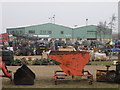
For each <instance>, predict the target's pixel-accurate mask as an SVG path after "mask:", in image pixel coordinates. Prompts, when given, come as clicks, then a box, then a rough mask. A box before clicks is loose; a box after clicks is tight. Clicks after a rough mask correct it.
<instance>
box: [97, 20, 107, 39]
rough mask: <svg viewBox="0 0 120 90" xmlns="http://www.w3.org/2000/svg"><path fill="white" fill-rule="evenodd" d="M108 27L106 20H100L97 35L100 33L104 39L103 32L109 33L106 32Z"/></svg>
mask: <svg viewBox="0 0 120 90" xmlns="http://www.w3.org/2000/svg"><path fill="white" fill-rule="evenodd" d="M106 27H107V22H106V21H105V22H102V21H100V22H99V24H98V25H97V28H98V29H97V35H99V36H100V40H102V34H104V36H105V34H106V33H107V32H106Z"/></svg>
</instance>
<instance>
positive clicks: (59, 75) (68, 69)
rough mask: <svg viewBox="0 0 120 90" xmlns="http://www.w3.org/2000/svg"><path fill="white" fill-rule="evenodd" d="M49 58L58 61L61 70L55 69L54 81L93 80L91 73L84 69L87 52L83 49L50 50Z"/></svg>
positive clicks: (90, 82) (87, 59)
mask: <svg viewBox="0 0 120 90" xmlns="http://www.w3.org/2000/svg"><path fill="white" fill-rule="evenodd" d="M49 58H50V59H52V60H55V61H57V62H59V63H60V67H61V69H62V71H55V75H54V81H55V84H56V85H57V82H58V81H64V80H79V81H80V80H87V81H89V84H92V82H93V75H92V74H90V72H89V71H87V70H84V67H85V65H86V64H87V63H88V61H89V52H85V51H51V52H50V54H49Z"/></svg>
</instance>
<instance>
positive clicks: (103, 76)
mask: <svg viewBox="0 0 120 90" xmlns="http://www.w3.org/2000/svg"><path fill="white" fill-rule="evenodd" d="M118 52H119V53H120V50H118ZM118 56H119V55H118ZM119 59H120V58H119V57H118V62H116V70H109V67H110V66H109V65H106V67H107V70H97V73H96V81H100V82H101V81H104V82H111V83H120V62H119Z"/></svg>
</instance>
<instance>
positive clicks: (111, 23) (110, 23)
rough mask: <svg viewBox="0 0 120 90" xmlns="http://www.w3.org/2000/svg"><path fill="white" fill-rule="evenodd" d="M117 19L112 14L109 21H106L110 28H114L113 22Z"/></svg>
mask: <svg viewBox="0 0 120 90" xmlns="http://www.w3.org/2000/svg"><path fill="white" fill-rule="evenodd" d="M116 21H117V17H116V16H115V14H113V15H112V17H111V20H110V22H109V23H108V25H109V27H110V29H112V31H113V28H115V22H116Z"/></svg>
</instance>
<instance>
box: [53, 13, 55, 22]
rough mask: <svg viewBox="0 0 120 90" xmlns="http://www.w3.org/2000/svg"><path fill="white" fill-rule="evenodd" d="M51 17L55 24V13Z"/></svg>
mask: <svg viewBox="0 0 120 90" xmlns="http://www.w3.org/2000/svg"><path fill="white" fill-rule="evenodd" d="M53 19H54V24H55V14H54V15H53Z"/></svg>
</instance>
